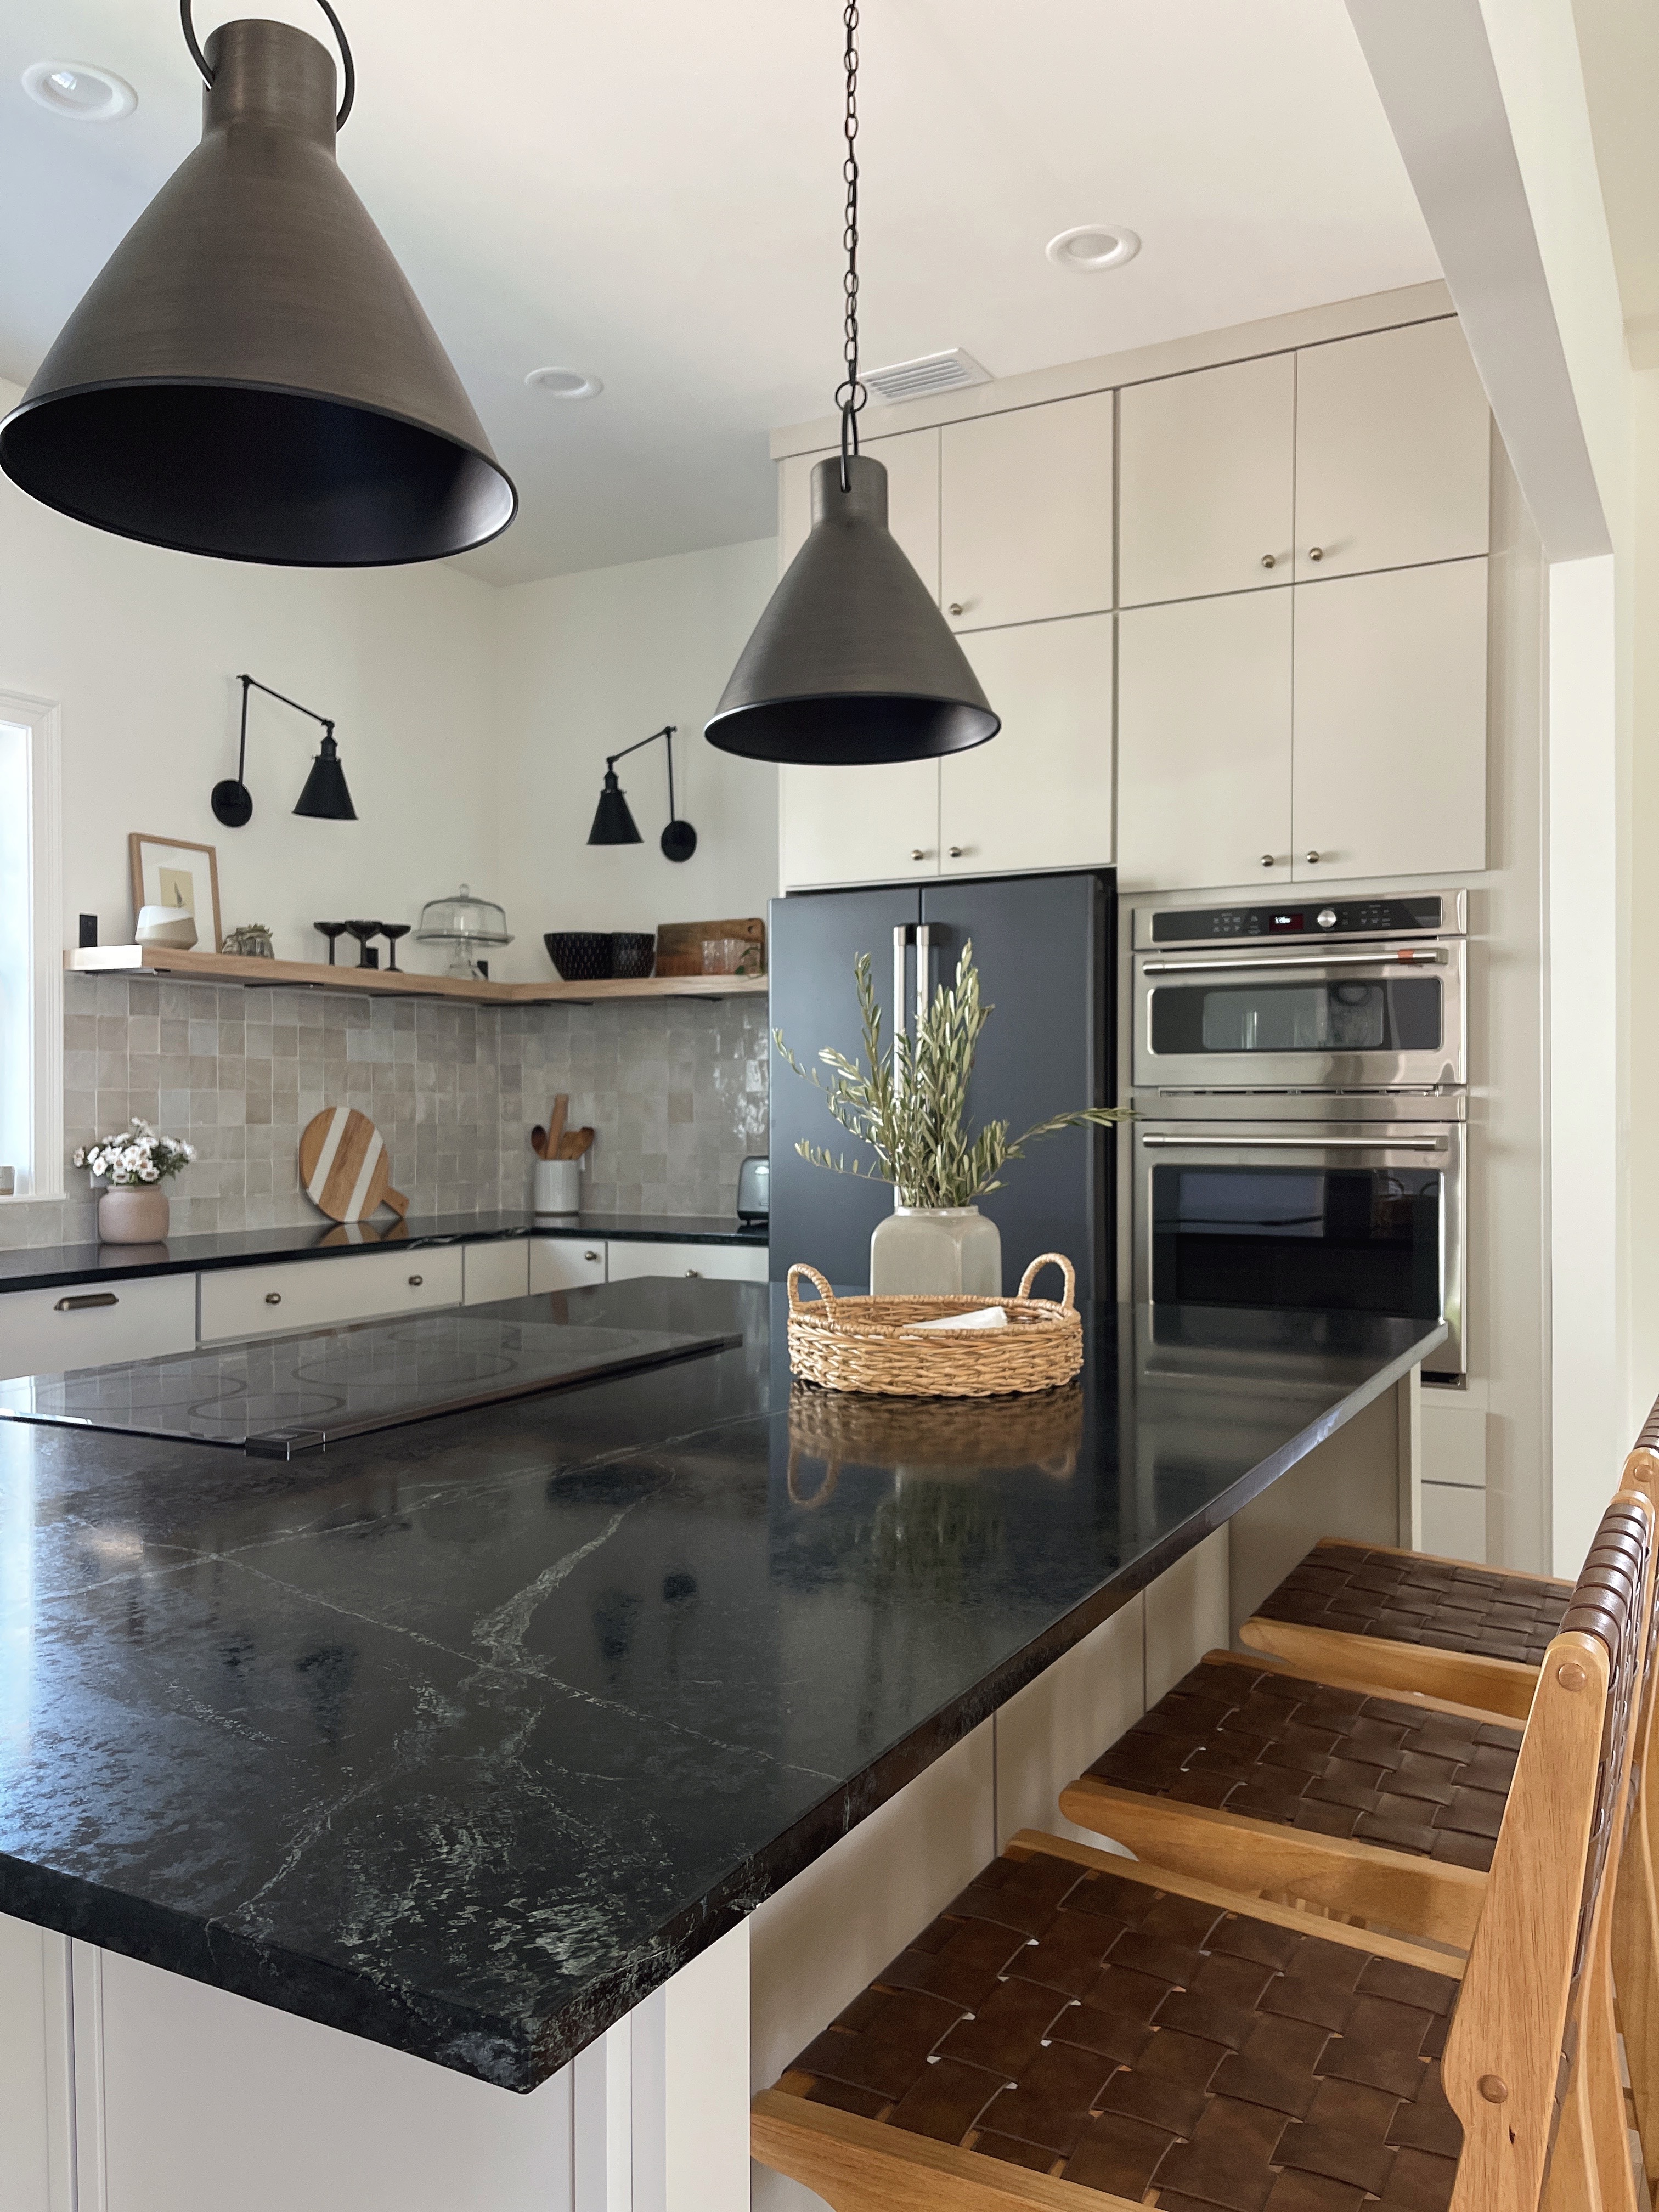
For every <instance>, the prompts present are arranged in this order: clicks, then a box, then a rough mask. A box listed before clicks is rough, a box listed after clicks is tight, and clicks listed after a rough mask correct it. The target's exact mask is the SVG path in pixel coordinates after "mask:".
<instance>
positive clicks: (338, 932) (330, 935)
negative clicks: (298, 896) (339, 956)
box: [311, 921, 345, 967]
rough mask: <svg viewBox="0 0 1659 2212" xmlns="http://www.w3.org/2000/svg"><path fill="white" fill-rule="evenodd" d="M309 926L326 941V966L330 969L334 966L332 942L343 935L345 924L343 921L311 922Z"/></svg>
mask: <svg viewBox="0 0 1659 2212" xmlns="http://www.w3.org/2000/svg"><path fill="white" fill-rule="evenodd" d="M311 926H312V927H313V929H317V930H320V931H321V932H322V933H323V935H324V936H325V938H327V939H328V964H329V966H330V967H332V966H333V965H334V940H335V939H336V938H337V937H339V936H342V935H343V933H344V931H345V924H344V922H343V921H313V923H312V925H311Z"/></svg>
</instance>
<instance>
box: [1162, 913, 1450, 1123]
mask: <svg viewBox="0 0 1659 2212" xmlns="http://www.w3.org/2000/svg"><path fill="white" fill-rule="evenodd" d="M1460 950H1461V948H1460ZM1136 980H1137V993H1136V996H1137V1000H1138V1006H1137V1010H1136V1012H1137V1019H1136V1027H1135V1058H1136V1067H1135V1080H1136V1082H1137V1083H1140V1084H1146V1085H1163V1086H1165V1087H1173V1086H1187V1085H1190V1086H1192V1087H1194V1088H1198V1089H1208V1088H1211V1087H1212V1086H1214V1085H1227V1084H1237V1085H1242V1086H1243V1087H1247V1088H1267V1087H1269V1086H1273V1085H1304V1084H1307V1085H1321V1086H1324V1085H1339V1086H1341V1087H1355V1088H1364V1089H1370V1088H1372V1087H1376V1086H1382V1085H1402V1084H1405V1085H1425V1086H1432V1085H1440V1084H1445V1083H1461V1082H1462V1080H1463V1064H1462V1063H1463V1049H1462V1030H1463V1011H1462V969H1461V963H1459V964H1454V963H1453V962H1452V961H1451V960H1450V959H1447V960H1446V961H1445V962H1444V963H1443V964H1442V963H1439V962H1431V960H1430V959H1429V958H1428V957H1424V956H1422V955H1421V954H1420V952H1419V957H1418V958H1416V959H1413V962H1412V963H1411V964H1409V965H1407V964H1406V963H1405V962H1403V961H1402V960H1401V958H1400V957H1399V956H1398V954H1391V953H1389V952H1386V951H1379V952H1377V953H1376V954H1370V953H1360V954H1355V953H1352V952H1350V953H1347V954H1345V955H1340V956H1337V957H1334V958H1331V959H1329V960H1327V961H1322V960H1321V959H1320V958H1319V957H1317V956H1316V955H1313V954H1301V955H1291V956H1288V957H1285V958H1283V959H1281V960H1277V961H1275V960H1274V959H1273V958H1272V957H1267V956H1264V957H1261V958H1260V959H1258V960H1255V961H1251V962H1248V963H1244V962H1241V963H1236V964H1234V963H1227V962H1225V961H1224V960H1218V961H1216V962H1215V963H1213V964H1206V963H1205V961H1204V960H1203V959H1201V958H1198V959H1194V960H1190V961H1184V960H1183V961H1177V960H1173V959H1170V960H1163V959H1155V958H1144V957H1143V958H1142V959H1141V960H1140V961H1139V962H1138V963H1137V964H1136Z"/></svg>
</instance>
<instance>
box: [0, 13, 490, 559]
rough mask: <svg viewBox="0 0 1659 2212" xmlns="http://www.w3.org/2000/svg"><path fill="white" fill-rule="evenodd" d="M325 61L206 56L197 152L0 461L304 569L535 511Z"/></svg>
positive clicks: (35, 393) (240, 35) (131, 237)
mask: <svg viewBox="0 0 1659 2212" xmlns="http://www.w3.org/2000/svg"><path fill="white" fill-rule="evenodd" d="M323 5H324V12H325V14H326V15H327V16H328V18H329V21H330V22H331V23H332V24H333V26H334V27H335V30H336V32H337V33H338V34H339V36H340V41H341V47H342V52H343V54H344V56H345V61H346V84H347V94H346V100H345V103H344V104H343V106H342V107H341V109H340V112H339V114H338V116H337V115H336V112H335V72H334V63H333V59H332V57H331V55H330V54H329V53H328V52H327V50H326V49H325V47H324V46H321V45H319V42H318V41H317V40H315V39H313V38H311V37H308V36H307V33H304V32H303V31H299V30H295V29H294V28H292V27H289V25H287V24H283V23H274V22H264V21H239V22H233V23H226V24H224V25H222V27H220V28H219V29H218V30H216V31H215V32H214V33H212V35H211V37H210V39H209V40H208V41H207V45H206V48H205V51H204V50H202V49H200V48H198V47H197V45H196V41H195V35H194V33H193V31H192V30H191V25H190V9H189V0H183V9H182V12H183V16H184V23H185V38H186V40H187V42H188V44H189V45H190V47H191V52H192V53H193V54H194V55H195V56H196V58H197V62H198V64H199V65H200V67H201V70H202V73H203V75H204V77H205V78H206V79H207V87H206V90H205V92H204V96H203V104H202V105H203V116H202V142H201V144H200V145H199V146H198V147H197V149H196V150H195V152H194V153H193V154H191V155H190V156H189V157H188V158H187V159H186V160H185V161H184V162H183V163H182V164H181V165H180V167H179V168H178V169H177V170H175V171H174V173H173V176H172V177H171V178H170V179H168V181H167V183H166V184H165V185H163V186H162V187H161V191H159V192H158V193H157V194H156V196H155V198H154V199H153V200H152V201H151V202H150V204H149V207H148V208H146V209H145V210H144V212H143V214H142V215H141V216H139V218H138V220H137V222H135V223H134V224H133V226H132V228H131V230H130V231H129V232H128V233H127V234H126V236H125V238H124V239H123V240H122V241H121V243H120V245H119V246H117V247H116V249H115V252H113V254H112V255H111V257H110V258H109V260H108V262H107V263H106V264H105V266H104V269H103V270H102V271H101V273H100V275H99V276H97V277H96V278H95V279H94V283H93V284H92V286H91V289H89V290H88V293H87V294H86V296H85V297H84V298H83V299H82V301H81V304H80V305H79V307H76V310H75V312H74V313H73V314H72V315H71V316H70V319H69V321H68V322H67V323H66V324H65V325H64V328H63V330H62V331H60V333H59V334H58V338H57V341H56V343H54V344H53V346H52V349H51V350H50V352H49V353H48V354H47V356H46V360H45V361H44V362H42V363H41V365H40V369H39V371H38V373H37V374H36V375H35V377H34V379H33V382H32V383H31V384H30V386H29V387H28V389H27V392H25V393H24V395H23V398H22V399H21V402H20V403H19V404H18V406H17V407H16V408H15V410H14V411H13V412H12V414H11V415H10V416H9V417H8V418H7V420H6V422H5V423H4V424H3V426H0V467H3V469H4V470H5V472H6V474H7V475H8V476H9V477H11V478H12V480H13V481H14V483H17V484H19V485H20V486H21V488H22V489H23V490H25V491H26V492H28V493H30V494H31V495H33V497H34V498H36V499H38V500H40V501H43V502H44V503H45V504H46V506H48V507H56V508H58V510H59V511H60V512H61V513H65V514H69V515H73V516H74V517H75V518H76V520H79V521H82V522H88V523H91V524H93V525H94V526H96V527H97V528H99V529H102V530H109V531H113V532H117V533H118V534H119V535H120V536H122V537H126V538H142V539H143V540H145V541H147V542H148V543H149V544H155V545H167V546H173V547H175V548H177V549H179V550H182V551H185V552H190V553H203V554H208V555H211V556H216V557H217V558H219V559H222V560H232V561H258V562H280V563H284V564H288V565H291V566H295V567H301V568H354V567H381V566H391V565H392V564H395V563H398V562H406V561H433V560H439V559H441V558H443V557H444V556H447V555H449V554H453V553H460V552H464V551H465V550H467V549H468V548H469V547H471V546H475V545H480V544H483V542H484V541H485V540H486V539H487V538H494V537H495V536H496V534H497V533H498V532H501V531H502V530H504V529H505V528H506V527H507V524H508V523H509V522H510V521H511V520H513V512H514V510H515V508H516V507H517V504H518V495H517V493H516V492H515V491H514V489H513V484H512V483H511V481H510V479H509V478H508V477H507V475H506V473H505V472H504V471H503V470H502V469H501V466H500V465H499V464H498V463H497V461H496V459H495V455H494V454H493V453H492V452H491V451H490V447H489V440H488V438H487V437H486V436H485V435H484V432H483V426H482V424H481V423H480V422H479V421H478V418H477V415H476V414H475V413H474V412H473V409H472V405H471V401H470V400H469V399H468V398H467V396H466V393H465V390H464V389H463V388H462V386H461V382H460V380H459V377H458V376H457V375H456V374H455V371H454V369H453V367H452V366H451V364H450V362H449V359H448V356H447V355H446V353H445V352H444V349H443V347H442V346H441V343H439V340H438V337H437V334H436V332H435V331H434V330H433V328H432V325H430V323H428V320H427V319H426V316H425V314H424V313H423V312H422V308H421V304H420V302H419V301H418V300H417V299H416V297H415V295H414V293H413V291H412V290H411V289H410V285H409V283H408V280H407V279H406V278H405V277H404V274H403V271H402V270H400V269H399V268H398V264H397V262H396V261H395V260H394V259H393V258H392V252H391V249H390V247H389V246H387V245H386V240H384V239H383V238H382V237H381V235H380V232H379V231H378V230H377V229H376V228H375V227H374V222H372V220H371V219H370V217H369V215H368V210H366V209H365V208H364V206H363V204H362V201H361V200H359V198H358V197H357V196H356V192H354V191H353V190H352V188H351V186H350V185H349V184H348V183H347V181H346V179H345V178H344V177H343V175H342V173H341V172H340V169H339V167H338V165H337V162H336V161H335V157H334V138H335V131H336V129H337V125H338V124H339V123H340V122H343V120H344V118H345V114H346V112H347V109H348V108H349V105H350V99H351V90H352V82H353V80H352V73H351V67H350V54H349V49H348V48H347V47H346V46H345V40H344V34H343V32H341V31H340V26H339V21H338V18H337V16H336V15H335V14H334V11H333V9H331V7H329V6H328V5H327V0H323Z"/></svg>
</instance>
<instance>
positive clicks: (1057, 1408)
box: [789, 1382, 1083, 1509]
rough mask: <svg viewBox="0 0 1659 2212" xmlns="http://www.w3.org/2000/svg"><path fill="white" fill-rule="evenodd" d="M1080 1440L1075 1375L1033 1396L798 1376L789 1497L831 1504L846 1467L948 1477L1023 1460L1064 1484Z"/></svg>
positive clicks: (969, 1477)
mask: <svg viewBox="0 0 1659 2212" xmlns="http://www.w3.org/2000/svg"><path fill="white" fill-rule="evenodd" d="M1082 1442H1083V1388H1082V1385H1081V1384H1080V1383H1071V1384H1069V1385H1062V1387H1061V1388H1060V1389H1057V1390H1044V1391H1041V1392H1038V1393H1037V1394H1036V1395H1035V1396H1033V1395H1021V1396H1018V1397H1005V1398H945V1399H933V1398H878V1397H874V1396H872V1395H868V1394H866V1393H855V1392H854V1391H850V1390H820V1389H817V1388H815V1387H814V1385H813V1384H811V1383H802V1382H797V1383H793V1384H792V1385H791V1387H790V1391H789V1495H790V1498H791V1499H792V1500H793V1503H794V1504H797V1505H799V1506H802V1507H804V1508H807V1509H811V1508H812V1507H815V1506H819V1505H823V1504H828V1502H829V1499H830V1498H833V1497H834V1495H835V1493H836V1484H837V1483H838V1481H839V1480H840V1478H841V1470H842V1467H843V1466H844V1465H845V1466H852V1467H865V1468H890V1469H891V1470H892V1471H893V1472H894V1473H895V1474H902V1475H903V1476H905V1477H906V1478H907V1479H908V1478H925V1479H927V1480H933V1481H944V1482H954V1481H978V1480H981V1478H982V1477H983V1476H984V1474H986V1472H987V1470H988V1469H991V1468H999V1469H1006V1468H1019V1469H1030V1470H1032V1471H1034V1472H1035V1473H1036V1474H1044V1475H1047V1476H1048V1478H1049V1480H1051V1481H1054V1482H1066V1481H1069V1480H1071V1478H1072V1476H1073V1475H1074V1474H1076V1473H1077V1458H1078V1450H1079V1446H1080V1445H1081V1443H1082Z"/></svg>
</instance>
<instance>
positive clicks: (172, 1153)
mask: <svg viewBox="0 0 1659 2212" xmlns="http://www.w3.org/2000/svg"><path fill="white" fill-rule="evenodd" d="M195 1157H196V1147H195V1146H194V1145H187V1144H185V1142H184V1141H183V1139H180V1138H174V1137H163V1136H160V1135H158V1134H157V1133H156V1132H155V1130H154V1129H152V1128H151V1127H150V1126H149V1122H148V1121H140V1120H139V1118H138V1116H137V1115H136V1114H135V1115H133V1117H132V1120H131V1123H130V1124H129V1125H128V1127H127V1130H126V1132H125V1134H123V1135H121V1136H118V1137H100V1138H99V1139H98V1140H97V1141H96V1143H94V1144H90V1145H77V1146H76V1149H75V1152H74V1155H73V1158H74V1162H75V1165H76V1167H77V1168H89V1169H90V1170H91V1171H92V1174H93V1176H94V1178H96V1179H97V1180H98V1181H100V1182H106V1183H107V1184H108V1185H109V1188H108V1189H106V1190H105V1191H103V1192H101V1193H100V1195H99V1200H98V1235H99V1239H100V1242H101V1243H105V1244H160V1243H162V1242H163V1241H164V1240H165V1238H166V1237H167V1213H168V1206H167V1193H166V1192H165V1191H164V1190H163V1189H162V1188H161V1185H162V1184H163V1182H166V1180H167V1177H168V1176H174V1175H177V1174H178V1172H179V1169H180V1168H183V1167H188V1166H189V1164H190V1163H191V1161H192V1160H193V1159H194V1158H195Z"/></svg>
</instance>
